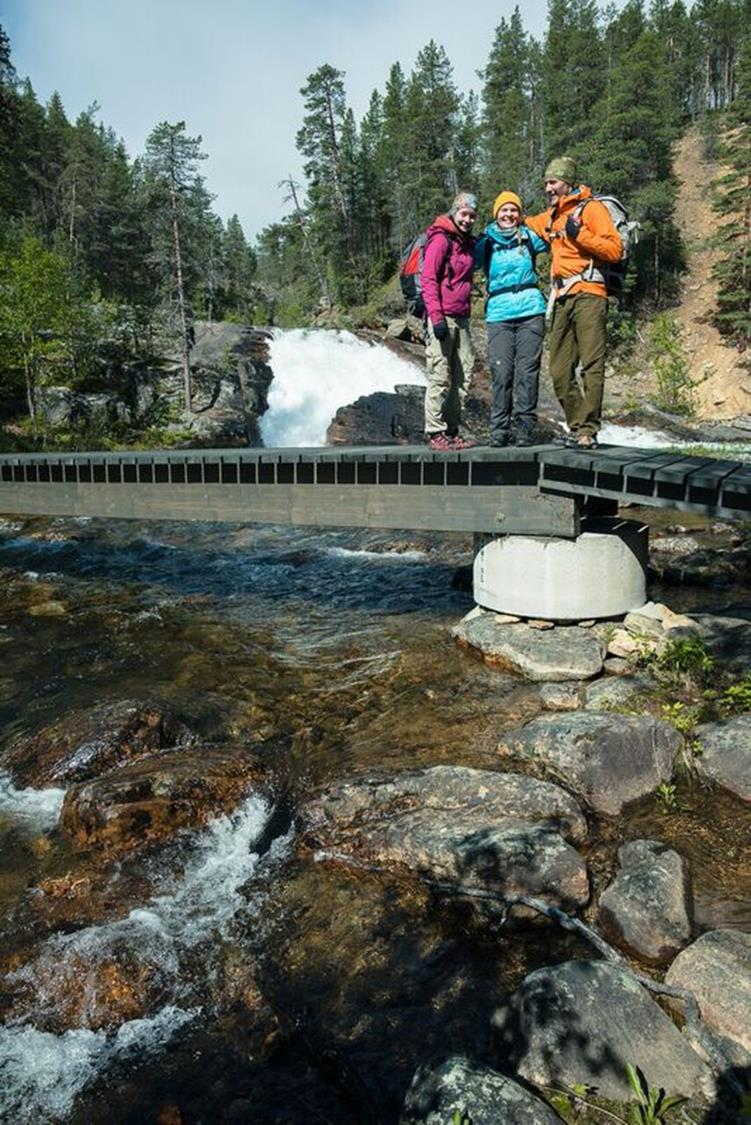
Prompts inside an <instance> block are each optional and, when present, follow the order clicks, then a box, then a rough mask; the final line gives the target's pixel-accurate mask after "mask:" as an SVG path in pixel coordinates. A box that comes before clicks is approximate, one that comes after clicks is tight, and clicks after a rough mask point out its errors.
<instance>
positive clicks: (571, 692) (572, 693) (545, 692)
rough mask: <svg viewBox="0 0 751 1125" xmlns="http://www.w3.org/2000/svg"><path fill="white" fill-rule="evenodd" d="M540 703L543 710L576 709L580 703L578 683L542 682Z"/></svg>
mask: <svg viewBox="0 0 751 1125" xmlns="http://www.w3.org/2000/svg"><path fill="white" fill-rule="evenodd" d="M540 703H541V704H542V707H543V710H544V711H578V710H579V709H580V707H581V705H582V700H581V687H580V685H579V684H576V683H574V684H543V686H542V687H541V688H540Z"/></svg>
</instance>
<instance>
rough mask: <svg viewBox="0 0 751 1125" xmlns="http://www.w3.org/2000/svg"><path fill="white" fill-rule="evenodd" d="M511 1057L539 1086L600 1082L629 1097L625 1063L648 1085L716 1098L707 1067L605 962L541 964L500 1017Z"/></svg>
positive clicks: (638, 989) (605, 1091) (608, 1091)
mask: <svg viewBox="0 0 751 1125" xmlns="http://www.w3.org/2000/svg"><path fill="white" fill-rule="evenodd" d="M497 1023H498V1026H499V1029H500V1032H501V1036H502V1039H503V1043H504V1046H505V1048H506V1051H507V1052H508V1054H509V1061H510V1062H513V1063H514V1064H515V1066H516V1070H517V1072H518V1073H519V1074H520V1075H521V1076H522V1078H526V1079H527V1081H528V1082H532V1083H534V1085H536V1086H563V1087H570V1086H573V1085H575V1084H577V1083H581V1084H584V1085H591V1086H596V1087H597V1091H598V1093H599V1094H600V1095H601V1096H602V1097H605V1098H614V1099H624V1098H629V1097H630V1096H631V1089H630V1087H629V1084H628V1080H627V1077H626V1063H631V1064H632V1065H634V1066H637V1067H639V1068H640V1069H641V1070H642V1071H643V1072H644V1074H645V1076H646V1078H647V1081H648V1082H649V1085H650V1086H664V1087H665V1089H666V1090H667V1091H668V1092H669V1093H682V1094H686V1095H688V1096H693V1095H694V1094H705V1095H711V1093H712V1088H713V1083H712V1075H711V1072H710V1069H709V1067H708V1066H707V1065H706V1064H705V1063H704V1062H703V1061H702V1059H700V1058H699V1056H698V1055H697V1054H696V1052H695V1051H693V1050H692V1049H691V1047H690V1046H689V1044H688V1043H687V1042H686V1040H685V1039H684V1038H683V1036H682V1035H681V1033H680V1031H679V1030H678V1028H677V1027H676V1026H675V1024H674V1023H673V1021H672V1020H671V1019H670V1018H669V1016H667V1015H665V1013H664V1012H663V1011H662V1009H661V1008H660V1007H659V1005H658V1004H656V1003H655V1002H654V1000H652V999H651V998H650V996H649V995H648V994H647V992H646V991H645V990H644V989H643V988H642V986H641V985H640V984H638V983H637V981H636V980H635V979H634V977H633V976H632V975H631V973H630V972H629V971H628V970H627V969H626V968H625V967H621V966H619V965H614V964H611V963H608V962H605V961H568V962H565V963H564V964H561V965H555V966H552V967H547V968H543V969H538V970H537V971H536V972H534V973H531V974H530V975H529V976H528V977H526V978H525V980H524V981H523V982H522V984H521V986H520V988H519V989H518V990H517V992H516V993H515V994H514V996H513V997H512V999H511V1002H510V1004H509V1005H508V1006H507V1007H506V1008H504V1009H501V1010H500V1011H499V1013H498V1016H497Z"/></svg>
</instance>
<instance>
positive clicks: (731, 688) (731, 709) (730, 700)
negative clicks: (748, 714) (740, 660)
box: [717, 675, 751, 715]
mask: <svg viewBox="0 0 751 1125" xmlns="http://www.w3.org/2000/svg"><path fill="white" fill-rule="evenodd" d="M717 703H718V706H719V708H720V711H722V713H723V714H724V715H737V714H739V713H740V712H742V711H751V676H748V675H746V676H744V677H743V678H742V679H740V680H738V681H737V682H736V683H734V684H729V685H728V687H726V688H725V690H724V691H723V692H722V693H721V695H720V697H719V699H718V701H717Z"/></svg>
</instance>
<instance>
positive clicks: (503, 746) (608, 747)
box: [498, 711, 683, 816]
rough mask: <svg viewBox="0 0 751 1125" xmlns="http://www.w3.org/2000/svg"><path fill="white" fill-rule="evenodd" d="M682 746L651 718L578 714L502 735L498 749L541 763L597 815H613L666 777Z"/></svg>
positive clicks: (537, 721) (670, 730) (540, 719)
mask: <svg viewBox="0 0 751 1125" xmlns="http://www.w3.org/2000/svg"><path fill="white" fill-rule="evenodd" d="M682 745H683V742H682V739H681V736H680V735H679V734H678V732H677V731H676V730H675V729H674V728H673V727H671V726H670V724H669V723H665V722H662V720H660V719H655V718H652V716H650V715H616V714H611V713H610V712H599V711H577V712H574V713H572V714H558V715H541V716H539V717H538V718H536V719H532V721H531V722H529V723H527V724H526V726H523V727H515V728H513V729H512V730H509V731H505V732H504V734H503V735H502V736H501V741H500V743H499V747H498V749H499V751H500V753H501V754H502V755H504V756H510V757H517V758H521V759H528V760H532V761H537V762H539V763H541V764H542V765H543V766H544V767H545V768H546V769H548V770H550V772H551V773H552V774H553V775H554V776H555V777H556V778H565V781H566V785H567V786H568V787H570V788H571V789H572V790H573V791H574V792H575V793H576V795H577V796H578V797H580V798H582V799H583V800H585V801H586V802H587V803H588V804H589V805H590V806H591V807H592V808H593V809H595V810H596V811H597V812H602V813H607V814H609V815H611V816H616V815H617V814H618V813H620V812H621V810H622V809H623V807H624V805H626V804H628V803H629V801H634V800H636V799H637V798H639V797H644V796H646V795H647V794H648V793H652V792H653V791H654V790H655V789H656V788H657V786H658V785H659V784H660V783H661V782H663V781H667V780H668V779H669V778H670V776H671V774H672V772H673V765H674V763H675V758H676V755H677V754H678V751H679V750H680V749H681V747H682Z"/></svg>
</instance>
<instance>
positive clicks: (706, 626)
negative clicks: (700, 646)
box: [692, 613, 751, 670]
mask: <svg viewBox="0 0 751 1125" xmlns="http://www.w3.org/2000/svg"><path fill="white" fill-rule="evenodd" d="M692 616H693V618H694V620H695V621H696V623H697V625H698V627H699V635H700V636H701V638H702V640H703V641H704V643H705V644H706V646H707V650H708V651H709V652H710V653H711V654H712V656H714V657H715V659H716V660H719V661H720V663H721V664H730V665H732V666H735V667H739V668H742V669H744V670H745V669H747V668H748V666H749V664H751V623H750V622H749V621H747V620H746V619H745V618H743V617H722V616H720V615H719V614H714V613H695V614H693V615H692Z"/></svg>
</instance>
